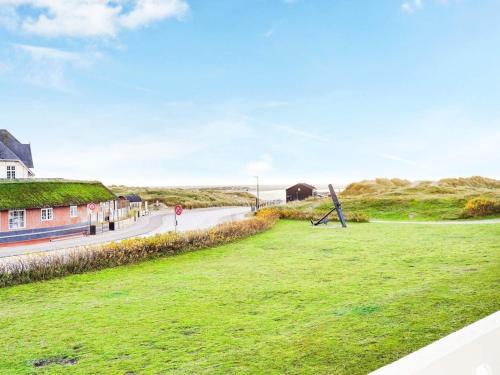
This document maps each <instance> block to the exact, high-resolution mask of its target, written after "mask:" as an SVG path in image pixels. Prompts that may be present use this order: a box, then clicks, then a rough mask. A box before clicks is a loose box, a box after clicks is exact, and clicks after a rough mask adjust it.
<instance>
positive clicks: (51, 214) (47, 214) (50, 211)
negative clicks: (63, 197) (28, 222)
mask: <svg viewBox="0 0 500 375" xmlns="http://www.w3.org/2000/svg"><path fill="white" fill-rule="evenodd" d="M44 211H45V212H46V215H45V216H46V217H45V219H44V218H43V213H44ZM49 213H50V215H49ZM40 220H41V221H52V220H54V209H53V208H52V207H45V208H42V209H41V210H40Z"/></svg>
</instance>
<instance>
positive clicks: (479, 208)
mask: <svg viewBox="0 0 500 375" xmlns="http://www.w3.org/2000/svg"><path fill="white" fill-rule="evenodd" d="M495 214H500V201H499V200H496V199H490V198H473V199H471V200H469V201H468V202H467V204H466V205H465V208H464V212H463V216H464V217H480V216H488V215H495Z"/></svg>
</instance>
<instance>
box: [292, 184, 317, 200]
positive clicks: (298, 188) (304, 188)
mask: <svg viewBox="0 0 500 375" xmlns="http://www.w3.org/2000/svg"><path fill="white" fill-rule="evenodd" d="M315 195H316V188H315V187H314V186H312V185H309V184H304V183H300V184H297V185H294V186H292V187H289V188H288V189H286V201H287V202H293V201H303V200H304V199H307V198H309V197H313V196H315Z"/></svg>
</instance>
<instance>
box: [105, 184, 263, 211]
mask: <svg viewBox="0 0 500 375" xmlns="http://www.w3.org/2000/svg"><path fill="white" fill-rule="evenodd" d="M110 189H111V190H112V191H113V193H115V194H117V195H126V194H139V195H140V196H141V197H142V198H143V199H145V200H149V201H150V202H151V203H153V202H156V201H157V200H158V201H159V202H162V203H164V204H166V205H167V206H175V205H176V204H181V205H183V206H184V207H185V208H206V207H224V206H250V205H255V197H254V196H253V195H252V194H249V193H247V192H241V191H231V190H224V189H208V188H207V189H205V188H199V189H184V188H148V187H130V186H110Z"/></svg>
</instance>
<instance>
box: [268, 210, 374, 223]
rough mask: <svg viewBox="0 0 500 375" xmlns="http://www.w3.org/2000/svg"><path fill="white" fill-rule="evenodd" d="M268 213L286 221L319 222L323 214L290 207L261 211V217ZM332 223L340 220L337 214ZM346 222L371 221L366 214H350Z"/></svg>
mask: <svg viewBox="0 0 500 375" xmlns="http://www.w3.org/2000/svg"><path fill="white" fill-rule="evenodd" d="M268 213H269V214H271V215H275V216H278V217H279V218H280V219H286V220H315V219H316V220H317V219H319V218H320V216H321V213H317V212H314V211H303V210H299V209H296V208H289V207H273V208H264V209H262V210H260V211H259V215H266V214H268ZM330 221H339V219H338V217H337V216H335V214H332V216H330ZM346 221H348V222H349V221H350V222H352V223H368V222H369V221H370V220H369V218H368V216H366V215H365V214H361V213H348V214H346Z"/></svg>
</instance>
